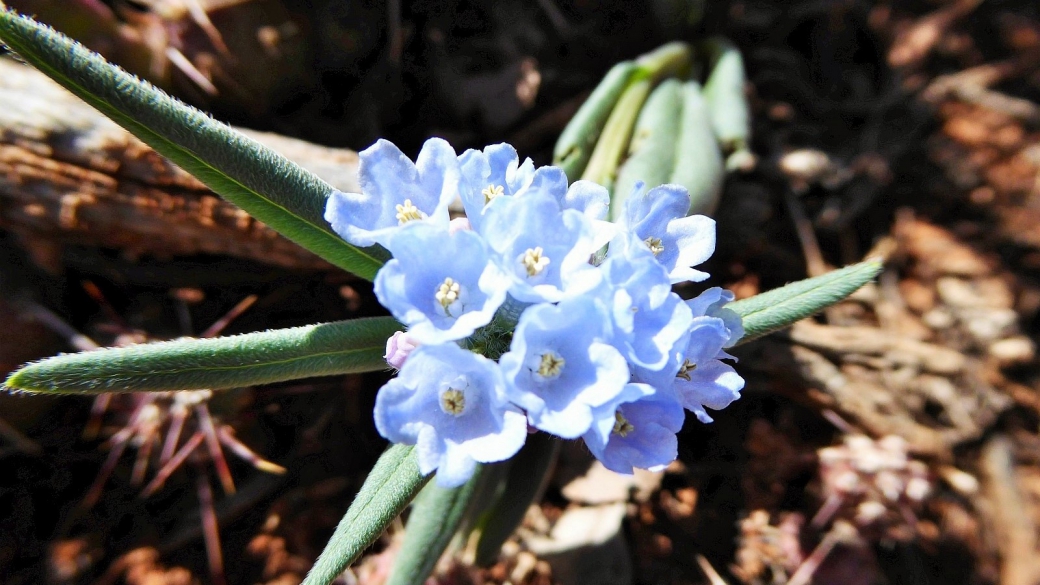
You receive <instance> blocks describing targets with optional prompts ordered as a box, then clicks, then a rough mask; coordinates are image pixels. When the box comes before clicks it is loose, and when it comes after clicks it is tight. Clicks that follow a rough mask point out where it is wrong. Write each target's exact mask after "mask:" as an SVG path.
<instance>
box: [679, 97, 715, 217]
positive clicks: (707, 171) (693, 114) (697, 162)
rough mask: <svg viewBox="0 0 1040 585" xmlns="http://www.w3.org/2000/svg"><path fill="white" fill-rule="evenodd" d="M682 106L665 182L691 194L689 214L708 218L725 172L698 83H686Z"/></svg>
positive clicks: (709, 115)
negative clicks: (672, 164)
mask: <svg viewBox="0 0 1040 585" xmlns="http://www.w3.org/2000/svg"><path fill="white" fill-rule="evenodd" d="M682 95H683V98H682V99H683V105H682V118H681V122H680V130H679V139H678V145H677V146H676V149H675V165H674V167H673V169H672V174H671V176H670V177H669V179H668V182H669V183H678V184H679V185H682V186H683V187H686V190H687V191H689V192H690V211H689V212H690V213H691V214H693V213H704V214H708V215H711V214H713V213H715V208H716V207H717V206H718V204H719V196H720V195H721V194H722V182H723V180H724V179H725V175H726V173H725V170H724V168H723V166H722V153H721V152H719V145H718V143H717V142H716V141H715V134H714V133H713V132H712V130H711V114H710V113H709V112H708V108H707V106H706V105H705V104H704V98H703V97H702V96H701V87H700V84H699V83H697V82H696V81H687V82H686V83H685V84H684V85H683V89H682Z"/></svg>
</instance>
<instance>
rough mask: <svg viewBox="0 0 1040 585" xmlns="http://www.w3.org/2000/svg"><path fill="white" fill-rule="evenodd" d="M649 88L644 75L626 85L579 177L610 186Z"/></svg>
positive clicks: (612, 206) (612, 209)
mask: <svg viewBox="0 0 1040 585" xmlns="http://www.w3.org/2000/svg"><path fill="white" fill-rule="evenodd" d="M650 88H651V83H650V80H649V79H645V78H644V79H638V80H636V81H633V82H632V83H631V84H629V86H628V87H627V88H625V91H624V93H622V94H621V98H620V99H618V102H617V104H616V105H615V106H614V110H613V111H611V112H610V117H608V118H607V122H606V124H605V125H604V126H603V133H602V134H600V137H599V141H598V142H596V147H595V148H594V149H593V150H592V157H591V158H589V164H588V165H587V166H586V167H585V172H584V173H582V175H581V178H582V179H586V180H588V181H593V182H595V183H599V184H600V185H603V186H605V187H607V188H608V189H610V188H611V187H612V185H613V184H614V179H615V177H616V175H617V168H618V165H619V164H620V163H621V156H622V155H623V154H624V153H625V150H627V149H628V143H629V140H630V139H631V137H632V130H633V128H634V126H635V123H636V116H638V115H639V110H641V109H642V108H643V102H645V101H646V98H647V96H648V95H650ZM610 208H611V217H614V215H615V213H616V211H615V209H614V204H613V202H611V206H610Z"/></svg>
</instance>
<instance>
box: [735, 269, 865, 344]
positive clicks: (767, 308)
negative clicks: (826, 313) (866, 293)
mask: <svg viewBox="0 0 1040 585" xmlns="http://www.w3.org/2000/svg"><path fill="white" fill-rule="evenodd" d="M879 272H881V262H879V261H876V260H868V261H866V262H860V263H859V264H853V265H852V266H846V267H845V268H842V269H841V270H835V271H833V272H828V273H827V274H824V275H823V276H817V277H816V278H809V279H806V280H800V281H798V282H794V283H791V284H789V285H787V286H782V287H780V288H777V289H773V290H771V291H769V292H764V293H762V294H760V295H755V296H753V297H751V298H748V299H744V300H740V301H736V302H733V303H729V304H728V305H726V308H727V309H730V310H732V311H734V312H736V313H737V314H738V315H740V318H741V320H742V322H743V325H744V337H742V338H740V343H746V342H748V341H751V340H752V339H755V338H758V337H762V336H763V335H766V334H767V333H772V332H773V331H777V330H779V329H783V328H784V327H787V326H789V325H791V324H792V323H794V322H795V321H800V320H802V319H804V318H806V317H809V316H811V315H813V314H815V313H818V312H820V311H822V310H823V309H826V308H827V307H829V306H831V305H833V304H835V303H837V302H838V301H841V300H842V299H844V298H845V297H847V296H849V295H850V294H852V293H854V292H855V291H856V290H857V289H858V288H859V287H861V286H863V285H864V284H867V283H868V282H870V281H871V280H874V277H875V276H877V275H878V273H879Z"/></svg>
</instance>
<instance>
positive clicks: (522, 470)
mask: <svg viewBox="0 0 1040 585" xmlns="http://www.w3.org/2000/svg"><path fill="white" fill-rule="evenodd" d="M561 444H562V442H561V441H560V440H559V439H557V438H556V437H554V436H552V435H550V434H549V433H535V434H533V435H531V436H530V437H528V438H527V444H525V445H524V446H523V448H521V449H520V452H519V453H517V454H516V455H515V456H514V457H513V458H512V459H510V460H509V464H510V465H509V471H508V475H507V476H506V478H505V489H503V490H502V492H501V493H500V494H499V497H498V499H497V500H496V501H495V504H494V506H493V507H491V508H490V509H488V510H487V511H485V513H484V514H482V515H481V517H480V519H479V520H478V522H477V525H476V528H475V530H474V532H479V533H480V536H479V540H478V541H477V550H476V563H477V565H478V566H481V567H488V566H491V565H492V564H494V563H495V561H497V560H498V553H499V551H501V550H502V545H503V544H505V542H506V540H507V539H509V537H510V536H511V535H512V534H513V531H515V530H516V528H517V526H520V522H521V521H522V520H523V519H524V514H526V513H527V509H528V508H530V507H531V504H533V503H535V501H536V500H537V499H538V498H540V497H541V496H542V493H544V492H545V487H546V486H547V485H548V484H549V476H550V475H551V474H552V471H553V469H554V468H555V463H556V459H557V457H558V456H559V454H560V445H561Z"/></svg>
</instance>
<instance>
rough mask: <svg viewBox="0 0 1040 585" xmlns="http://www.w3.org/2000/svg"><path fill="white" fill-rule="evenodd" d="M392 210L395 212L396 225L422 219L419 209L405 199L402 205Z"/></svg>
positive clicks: (409, 200)
mask: <svg viewBox="0 0 1040 585" xmlns="http://www.w3.org/2000/svg"><path fill="white" fill-rule="evenodd" d="M394 209H396V210H397V223H398V225H403V224H406V223H408V222H410V221H415V220H417V219H422V218H423V212H421V211H419V208H418V207H416V206H415V205H413V204H412V200H411V199H405V200H404V203H402V204H401V205H397V206H395V207H394Z"/></svg>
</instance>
